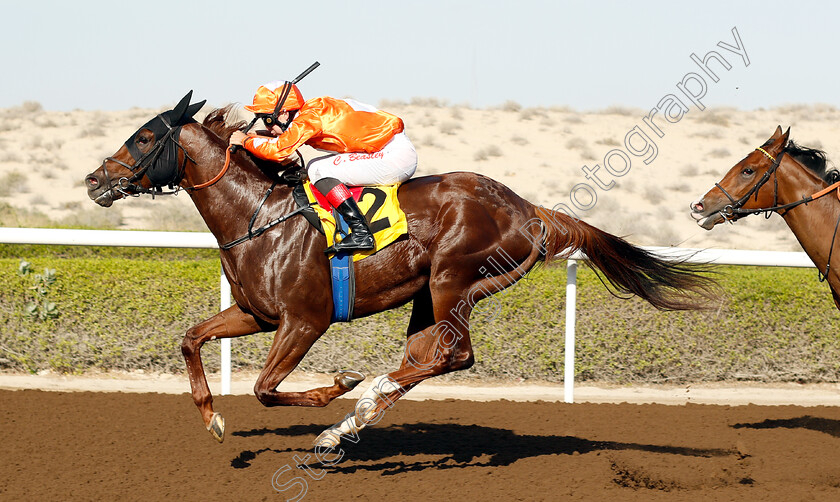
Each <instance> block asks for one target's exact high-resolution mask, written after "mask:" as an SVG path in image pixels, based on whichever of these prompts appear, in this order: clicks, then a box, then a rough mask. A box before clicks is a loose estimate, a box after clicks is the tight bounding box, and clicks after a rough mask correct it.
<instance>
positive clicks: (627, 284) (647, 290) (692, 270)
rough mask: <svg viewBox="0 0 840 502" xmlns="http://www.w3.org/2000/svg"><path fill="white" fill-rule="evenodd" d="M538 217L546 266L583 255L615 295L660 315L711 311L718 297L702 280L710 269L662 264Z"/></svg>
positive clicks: (625, 245)
mask: <svg viewBox="0 0 840 502" xmlns="http://www.w3.org/2000/svg"><path fill="white" fill-rule="evenodd" d="M536 213H537V217H539V219H540V220H542V222H543V224H544V226H545V232H544V235H543V246H544V253H545V254H544V256H545V260H546V261H549V260H551V259H556V258H566V257H568V256H570V255H571V254H572V253H574V252H575V251H578V250H580V251H583V252H584V253H585V254H586V261H587V262H588V263H589V265H590V266H591V267H592V268H593V269H594V270H595V272H596V273H598V272H599V271H600V272H601V273H602V274H603V275H604V276H605V277H606V279H607V282H608V283H609V286H612V288H613V289H614V290H615V291H617V292H618V293H624V294H628V293H629V294H634V295H636V296H639V297H641V298H643V299H644V300H646V301H647V302H649V303H650V304H651V305H653V306H654V307H656V308H658V309H661V310H695V309H707V308H710V307H711V306H712V303H713V300H714V299H715V298H717V296H718V295H717V289H718V287H717V283H716V282H715V281H714V280H713V279H711V278H709V277H707V276H706V275H702V274H703V273H704V272H708V271H709V270H708V266H703V265H694V264H690V263H686V261H685V259H682V260H665V259H662V258H659V257H657V256H656V255H654V254H653V253H651V252H649V251H646V250H644V249H642V248H640V247H637V246H634V245H633V244H630V243H629V242H627V241H626V240H624V239H622V238H621V237H617V236H615V235H612V234H609V233H607V232H604V231H603V230H600V229H598V228H595V227H593V226H592V225H589V224H587V223H584V222H583V221H580V220H578V219H575V218H572V217H570V216H568V215H566V214H563V213H560V212H557V211H552V210H550V209H545V208H543V207H537V208H536ZM558 253H561V254H560V255H559V256H558V255H557V254H558ZM599 276H600V274H599ZM605 285H606V283H605ZM609 286H607V287H609Z"/></svg>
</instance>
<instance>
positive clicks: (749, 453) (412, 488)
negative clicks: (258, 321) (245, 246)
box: [0, 390, 840, 502]
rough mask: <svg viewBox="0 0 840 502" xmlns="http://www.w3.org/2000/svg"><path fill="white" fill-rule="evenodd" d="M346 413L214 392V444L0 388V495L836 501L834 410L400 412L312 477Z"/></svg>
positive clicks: (105, 410)
mask: <svg viewBox="0 0 840 502" xmlns="http://www.w3.org/2000/svg"><path fill="white" fill-rule="evenodd" d="M353 404H354V402H353V401H350V400H338V401H336V402H334V403H332V404H331V405H330V406H328V407H326V408H321V409H313V408H274V409H267V408H263V407H262V406H261V405H260V404H259V403H258V402H257V400H256V399H255V398H254V397H253V396H224V397H219V398H216V408H217V410H219V411H222V412H223V413H224V415H225V417H226V420H227V437H226V439H225V442H224V443H223V444H218V443H216V442H215V441H214V440H213V439H212V438H211V437H210V435H209V434H208V433H207V432H206V431H205V430H204V427H203V426H202V424H201V421H200V418H199V415H198V412H197V411H196V410H195V407H194V406H193V404H192V401H191V399H190V397H189V396H188V395H186V394H180V395H165V394H124V393H102V392H99V393H95V392H73V393H66V392H45V391H39V390H19V391H8V390H2V391H0V430H2V438H3V440H2V454H0V473H2V477H0V499H3V500H116V499H121V500H122V499H125V500H178V501H190V500H204V501H213V500H286V499H292V498H294V497H295V496H298V495H302V494H303V495H304V496H303V499H304V500H355V499H364V500H451V499H455V500H458V501H459V502H461V501H469V500H669V501H670V500H704V501H707V500H838V499H840V408H836V407H799V406H756V405H749V406H714V405H695V404H688V405H682V406H668V405H656V404H643V405H638V404H564V403H547V402H536V403H527V402H526V403H523V402H511V401H493V402H470V401H456V400H447V401H421V402H416V401H401V402H399V403H398V404H397V405H396V406H395V407H393V408H392V409H390V410H388V412H387V414H386V415H385V416H384V418H383V419H382V420H381V422H380V423H379V424H378V425H377V426H376V427H374V428H371V429H366V430H364V431H362V433H361V437H360V440H359V441H358V442H357V443H355V444H352V443H348V442H347V441H345V442H344V443H343V444H342V449H343V458H341V460H340V461H339V462H338V463H337V464H336V465H334V466H324V465H323V464H322V463H321V462H319V461H318V460H317V459H316V458H315V456H314V454H313V452H312V449H311V443H312V440H313V439H314V438H315V436H316V435H317V434H318V433H319V432H321V430H323V429H324V428H325V427H326V426H328V425H330V424H332V423H334V422H336V421H338V420H339V419H340V418H342V417H343V415H344V414H345V413H347V412H348V411H350V410H351V409H352V406H353ZM307 455H308V456H307ZM324 460H332V459H324ZM299 461H301V463H305V464H307V465H308V469H309V473H308V474H307V472H306V471H304V470H302V469H297V468H296V467H295V464H296V463H297V462H299ZM303 480H306V482H305V484H304V481H303ZM273 485H274V486H276V487H277V488H278V489H283V490H285V491H279V490H278V489H275V487H274V486H273ZM304 487H305V489H306V492H305V494H304V492H303V490H304Z"/></svg>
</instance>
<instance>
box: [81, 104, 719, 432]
mask: <svg viewBox="0 0 840 502" xmlns="http://www.w3.org/2000/svg"><path fill="white" fill-rule="evenodd" d="M189 99H190V94H188V95H187V96H185V98H184V99H183V100H182V101H181V102H180V103H179V104H178V105H177V106H176V107H175V108H174V109H173V110H170V111H168V112H164V113H162V114H160V115H158V116H157V117H155V118H153V119H152V120H150V121H149V122H148V123H147V124H145V125H144V126H142V127H141V128H140V129H139V130H138V131H137V132H136V133H135V134H134V135H133V136H132V137H131V138H129V140H128V141H127V142H126V143H125V144H124V145H123V146H122V147H121V148H120V149H119V150H118V151H117V152H116V153H115V154H114V155H113V156H112V157H108V158H106V159H105V160H104V161H103V163H102V165H101V166H100V167H99V168H98V169H97V170H96V171H94V172H92V173H91V174H89V175H88V176H87V177H86V179H85V182H86V185H87V190H88V194H89V196H90V198H91V199H93V200H94V201H95V202H97V203H98V204H100V205H102V206H106V207H107V206H110V205H111V204H112V203H113V202H114V201H115V200H117V199H120V198H122V197H124V196H127V195H137V194H141V193H157V194H159V193H161V192H162V191H163V190H164V188H163V187H166V186H169V187H170V188H174V189H176V190H177V189H179V188H180V189H184V190H186V191H187V192H188V193H189V195H190V197H191V198H192V200H193V202H194V203H195V206H196V208H197V209H198V211H199V212H200V213H201V215H202V217H203V218H204V221H205V223H206V224H207V227H208V228H209V229H210V231H211V232H212V233H213V235H214V236H215V237H216V239H217V240H218V242H219V244H220V254H221V261H222V267H223V268H224V271H225V274H226V275H227V277H228V280H229V281H230V284H231V288H232V291H233V296H234V299H235V300H236V304H235V305H233V306H232V307H230V308H228V309H226V310H224V311H223V312H221V313H219V314H217V315H215V316H213V317H211V318H210V319H208V320H206V321H204V322H201V323H199V324H198V325H196V326H194V327H192V328H190V329H189V330H188V331H187V333H186V336H185V337H184V340H183V343H182V344H181V350H182V352H183V355H184V359H185V360H186V364H187V371H188V373H189V378H190V385H191V387H192V395H193V399H194V401H195V404H196V405H197V406H198V409H199V411H200V412H201V417H202V419H203V420H204V424H205V426H206V427H207V429H208V430H209V431H210V432H211V434H213V436H214V437H215V438H216V439H217V440H218V441H222V439H223V438H224V421H223V420H222V418H221V415H220V414H219V413H216V412H214V410H213V406H212V401H213V399H212V396H211V394H210V390H209V388H208V386H207V381H206V378H205V374H204V369H203V367H202V363H201V356H200V350H201V347H202V345H203V344H204V343H205V342H207V341H209V340H215V339H220V338H230V337H238V336H244V335H250V334H252V333H257V332H264V331H270V330H273V331H276V334H275V336H274V342H273V344H272V346H271V349H270V352H269V355H268V359H267V361H266V363H265V366H264V368H263V370H262V372H261V373H260V375H259V378H258V379H257V382H256V384H255V386H254V392H255V394H256V396H257V398H258V399H259V401H260V402H261V403H262V404H263V405H265V406H325V405H326V404H328V403H329V402H330V401H332V400H333V399H335V398H336V397H338V396H341V395H342V394H345V393H346V392H348V391H350V390H351V389H352V388H353V387H355V386H356V385H357V384H358V383H359V382H361V381H362V380H363V379H364V376H363V375H361V374H359V373H356V372H342V373H339V374H338V375H336V377H335V384H334V385H332V386H329V387H321V388H316V389H312V390H308V391H306V392H283V391H280V390H277V386H278V385H279V384H280V383H281V382H282V381H283V379H284V378H286V376H287V375H288V374H289V373H290V372H291V371H292V370H293V369H294V368H295V367H296V366H297V365H298V363H299V362H300V361H301V359H302V358H303V357H304V355H305V354H306V353H307V351H308V350H309V349H310V347H312V344H313V343H315V341H316V340H317V339H318V338H319V337H320V336H321V335H322V334H323V333H324V332H325V331H326V330H327V328H329V326H330V323H331V313H332V310H333V304H332V299H331V298H332V297H331V282H330V272H329V264H328V261H327V257H326V256H325V255H324V248H325V247H326V241H325V238H324V236H323V235H321V234H320V233H319V232H318V231H316V230H315V228H313V227H312V226H311V225H310V224H309V223H308V222H307V220H306V219H304V218H300V217H290V218H288V219H285V220H283V221H282V223H279V224H277V225H275V226H272V227H270V228H268V229H266V230H265V231H264V232H261V235H250V234H251V228H252V226H253V225H261V224H262V223H261V222H264V221H269V220H271V219H282V218H281V217H282V216H283V215H289V214H292V213H293V211H295V210H296V209H297V206H296V203H295V201H294V198H293V196H292V187H291V184H292V183H291V182H288V183H287V182H286V180H288V179H289V177H288V176H287V174H288V171H282V172H281V173H280V174H279V175H278V169H282V167H281V166H278V165H277V164H271V163H266V162H263V161H260V160H258V159H256V158H254V157H252V156H250V155H249V154H248V153H247V152H244V151H238V152H234V153H233V154H230V150H229V149H228V139H229V138H230V135H231V134H232V132H233V131H235V130H237V129H241V128H242V126H243V125H244V122H238V123H234V124H228V123H226V116H227V114H228V112H229V110H230V106H229V107H226V108H224V109H220V110H215V111H213V112H212V113H210V114H209V115H208V116H207V117H206V118H205V119H204V121H203V123H197V122H195V121H194V120H192V118H191V117H192V116H193V115H194V114H195V113H196V112H197V111H198V109H199V108H200V107H201V104H202V103H198V104H194V105H189ZM226 154H229V155H230V157H229V168H228V169H227V170H226V171H225V170H223V165H225V166H227V164H226V162H225V157H226ZM275 185H276V187H275V188H274V189H273V191H271V192H269V189H270V188H272V187H273V186H275ZM398 195H399V200H400V204H401V207H402V208H403V210H404V211H405V213H406V215H407V218H408V237H407V238H404V239H402V240H398V241H397V242H395V243H394V244H392V245H390V246H388V247H386V248H385V249H383V250H381V251H379V252H378V253H377V254H375V255H373V256H370V257H367V258H365V259H364V260H361V261H358V262H356V263H355V277H356V299H355V307H354V314H355V317H364V316H368V315H371V314H374V313H377V312H381V311H383V310H387V309H392V308H395V307H398V306H401V305H403V304H406V303H408V302H413V305H412V312H411V318H410V321H409V324H408V329H407V332H406V336H407V339H406V350H405V353H404V356H403V361H402V364H401V366H400V368H399V369H397V370H396V371H393V372H391V373H389V374H387V375H381V376H379V377H377V378H376V379H374V382H373V384H372V385H371V388H370V389H368V390H367V391H366V392H365V393H364V394H363V396H362V398H360V399H359V405H357V407H356V410H355V413H354V414H349V415H348V416H347V417H346V418H345V420H343V421H341V422H339V423H337V424H335V425H334V426H333V427H331V428H329V429H327V430H326V431H324V433H323V434H321V436H319V437H318V439H317V440H316V444H318V445H320V446H326V447H330V446H334V445H336V444H337V443H338V442H339V439H340V436H341V435H343V434H355V433H356V431H358V430H359V429H361V428H362V427H364V426H365V425H366V424H371V423H375V421H376V417H377V416H380V415H379V414H380V413H381V412H382V411H384V410H385V408H386V407H388V406H390V405H392V404H393V402H394V401H395V400H396V399H397V398H399V397H400V396H401V395H402V394H404V393H405V392H406V391H408V390H409V389H411V388H412V387H414V386H415V385H417V384H418V383H420V382H421V381H423V380H425V379H427V378H429V377H433V376H436V375H441V374H444V373H447V372H451V371H456V370H463V369H466V368H469V367H470V366H472V364H473V362H474V356H473V350H472V346H471V344H470V336H469V316H470V313H471V311H472V309H473V307H474V306H475V304H476V302H478V301H479V300H481V299H482V298H485V297H486V296H488V295H491V294H493V293H496V292H498V291H500V290H502V289H504V288H507V287H509V286H511V285H512V284H514V283H515V282H516V281H517V280H519V279H520V278H522V277H523V276H524V275H525V274H526V273H527V272H528V271H529V270H530V269H531V268H532V267H534V265H536V264H537V263H539V262H545V261H548V260H551V259H554V258H556V257H557V256H556V255H558V253H560V256H561V257H565V256H568V255H569V254H570V253H572V252H573V251H575V250H582V251H583V252H585V253H586V255H587V257H588V262H589V263H590V264H591V265H592V266H593V267H594V268H595V269H597V270H599V271H600V272H601V273H602V274H603V276H605V277H606V279H607V280H608V281H609V283H610V284H611V285H612V286H613V287H614V288H615V289H616V290H617V291H618V292H621V293H631V294H635V295H638V296H640V297H641V298H644V299H645V300H647V301H648V302H650V303H651V304H653V305H654V306H656V307H657V308H660V309H694V308H701V307H703V306H705V305H706V304H707V300H709V299H711V298H712V296H713V293H714V291H713V290H714V288H713V285H714V284H713V282H712V281H711V280H709V279H708V278H707V277H705V276H703V275H702V274H698V273H697V270H696V269H695V268H694V267H693V266H691V265H688V264H686V263H684V262H681V261H671V260H665V259H660V258H658V257H656V256H653V255H652V254H651V253H649V252H647V251H645V250H643V249H641V248H639V247H636V246H634V245H632V244H629V243H628V242H626V241H625V240H623V239H621V238H618V237H616V236H613V235H610V234H608V233H606V232H603V231H601V230H598V229H597V228H594V227H592V226H590V225H587V224H586V223H583V222H581V221H578V220H576V219H574V218H572V217H569V216H567V215H565V214H561V213H559V212H556V211H552V210H548V209H544V208H542V207H536V206H534V205H533V204H531V203H529V202H528V201H526V200H524V199H522V198H521V197H519V196H518V195H516V194H515V193H513V192H512V191H511V190H510V189H508V188H507V187H506V186H504V185H502V184H501V183H499V182H497V181H494V180H492V179H490V178H487V177H484V176H481V175H478V174H473V173H466V172H461V173H450V174H443V175H438V176H424V177H419V178H415V179H412V180H410V181H408V182H406V183H404V184H403V185H402V186H401V187H400V189H399V194H398ZM258 207H261V208H262V209H261V210H260V211H259V213H258V215H257V213H255V210H256V208H258ZM263 215H264V216H263ZM254 217H256V220H257V221H256V222H254V221H253V220H254ZM243 236H244V237H245V238H244V239H243V238H242V237H243ZM235 241H242V242H241V243H240V244H238V245H233V246H226V245H225V244H228V243H233V242H235ZM491 265H492V266H491ZM710 286H711V288H710Z"/></svg>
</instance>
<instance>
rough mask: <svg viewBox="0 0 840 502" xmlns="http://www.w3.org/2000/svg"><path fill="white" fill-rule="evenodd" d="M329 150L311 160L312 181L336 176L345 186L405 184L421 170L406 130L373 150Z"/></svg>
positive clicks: (309, 170)
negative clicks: (343, 151) (353, 151)
mask: <svg viewBox="0 0 840 502" xmlns="http://www.w3.org/2000/svg"><path fill="white" fill-rule="evenodd" d="M320 152H323V153H325V154H326V155H322V156H319V157H316V158H314V159H312V160H310V161H309V165H308V168H307V169H308V173H309V181H311V182H312V183H315V182H316V181H318V180H321V179H324V178H335V179H337V180H338V181H340V182H342V183H344V184H345V185H392V184H394V183H402V182H404V181H406V180H408V179H409V178H411V177H412V176H413V175H414V171H416V170H417V151H416V150H415V149H414V145H413V144H411V141H410V140H409V139H408V136H406V135H405V133H404V132H401V133H399V134H397V135H396V136H394V137H393V138H391V141H389V142H388V144H387V145H385V147H384V148H382V150H380V151H378V152H373V153H364V152H361V153H334V152H327V151H325V150H320Z"/></svg>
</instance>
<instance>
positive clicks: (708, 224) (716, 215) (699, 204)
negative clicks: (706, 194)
mask: <svg viewBox="0 0 840 502" xmlns="http://www.w3.org/2000/svg"><path fill="white" fill-rule="evenodd" d="M689 209H691V217H692V218H694V221H696V222H697V224H698V225H700V227H701V228H703V229H705V230H711V229H712V228H713V227H714V226H715V225H717V224H718V223H723V222H724V221H726V219H725V218H724V217H723V215H722V214H721V212H720V211H715V210H710V209H707V208H706V206H705V204H704V200H703V199H701V200H699V201H696V202H692V203H691V204H690V205H689Z"/></svg>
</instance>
